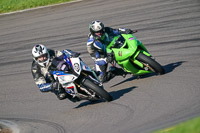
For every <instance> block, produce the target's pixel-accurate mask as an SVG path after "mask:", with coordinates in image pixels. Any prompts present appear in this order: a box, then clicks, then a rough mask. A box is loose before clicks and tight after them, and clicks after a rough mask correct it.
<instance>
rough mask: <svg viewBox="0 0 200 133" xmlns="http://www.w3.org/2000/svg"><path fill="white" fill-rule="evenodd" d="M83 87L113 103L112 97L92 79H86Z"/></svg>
mask: <svg viewBox="0 0 200 133" xmlns="http://www.w3.org/2000/svg"><path fill="white" fill-rule="evenodd" d="M82 84H83V86H85V87H86V88H87V89H90V90H92V91H94V92H95V93H96V94H97V95H98V96H100V97H101V98H103V99H105V100H106V101H108V102H109V101H112V96H111V95H110V94H109V93H108V92H107V91H106V90H104V89H103V88H101V87H100V86H98V85H97V84H95V83H94V82H93V81H92V80H91V79H88V78H87V79H85V80H84V81H83V82H82Z"/></svg>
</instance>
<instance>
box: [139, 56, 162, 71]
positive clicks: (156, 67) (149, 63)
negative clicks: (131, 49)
mask: <svg viewBox="0 0 200 133" xmlns="http://www.w3.org/2000/svg"><path fill="white" fill-rule="evenodd" d="M136 59H137V60H139V61H141V62H142V63H143V64H144V65H145V66H146V67H148V68H149V69H150V70H151V71H153V72H156V73H158V74H165V70H164V69H163V67H162V66H161V65H160V64H159V63H158V62H156V61H155V60H153V59H152V58H151V57H149V56H146V55H145V54H143V53H139V54H138V56H137V57H136Z"/></svg>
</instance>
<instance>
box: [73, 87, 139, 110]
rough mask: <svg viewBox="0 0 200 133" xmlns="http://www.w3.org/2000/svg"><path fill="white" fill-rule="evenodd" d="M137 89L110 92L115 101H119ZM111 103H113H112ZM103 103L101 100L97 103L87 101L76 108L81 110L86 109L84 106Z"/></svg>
mask: <svg viewBox="0 0 200 133" xmlns="http://www.w3.org/2000/svg"><path fill="white" fill-rule="evenodd" d="M135 88H136V87H130V88H126V89H123V90H118V91H112V92H110V95H112V97H113V100H112V101H114V100H116V99H119V98H120V97H121V96H123V95H124V94H125V93H128V92H130V91H132V90H133V89H135ZM112 101H111V102H112ZM101 102H103V101H101V100H97V101H93V102H91V101H85V102H82V103H81V104H79V105H78V106H77V107H75V109H76V108H81V107H84V106H89V105H93V104H98V103H101Z"/></svg>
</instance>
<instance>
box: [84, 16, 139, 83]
mask: <svg viewBox="0 0 200 133" xmlns="http://www.w3.org/2000/svg"><path fill="white" fill-rule="evenodd" d="M89 30H90V33H89V35H88V41H87V51H88V52H89V54H90V56H91V57H92V59H93V60H94V63H95V70H96V71H97V72H100V74H99V79H100V80H101V82H107V81H109V80H110V79H112V78H114V77H115V76H116V75H121V76H123V77H125V76H126V74H127V73H126V72H125V71H124V70H123V69H122V68H117V67H114V66H112V67H110V70H109V71H108V72H106V71H107V67H108V63H110V62H112V61H113V60H114V54H113V53H108V52H107V51H106V46H108V45H109V43H110V42H111V41H112V40H113V37H114V36H116V35H120V34H132V33H135V32H137V31H136V30H135V31H132V30H131V29H124V28H119V29H112V28H111V27H104V24H103V23H102V22H101V21H98V20H97V21H92V22H91V23H90V24H89Z"/></svg>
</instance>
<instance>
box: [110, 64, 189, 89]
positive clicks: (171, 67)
mask: <svg viewBox="0 0 200 133" xmlns="http://www.w3.org/2000/svg"><path fill="white" fill-rule="evenodd" d="M184 62H186V61H179V62H175V63H170V64H168V65H165V66H163V68H164V69H165V74H167V73H170V72H172V71H173V70H174V69H175V68H176V67H178V66H180V65H182V64H183V63H184ZM154 75H155V73H150V74H145V75H140V76H133V77H131V78H128V79H126V80H123V81H121V82H119V83H117V84H115V85H112V86H111V88H112V87H115V86H117V85H120V84H122V83H125V82H128V81H132V80H134V79H143V78H148V77H151V76H154Z"/></svg>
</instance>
